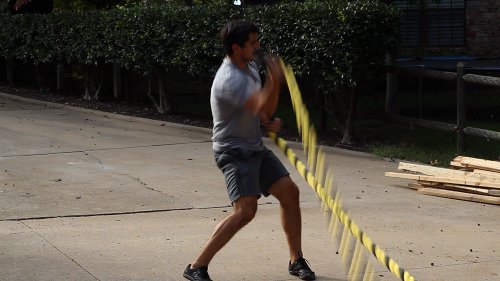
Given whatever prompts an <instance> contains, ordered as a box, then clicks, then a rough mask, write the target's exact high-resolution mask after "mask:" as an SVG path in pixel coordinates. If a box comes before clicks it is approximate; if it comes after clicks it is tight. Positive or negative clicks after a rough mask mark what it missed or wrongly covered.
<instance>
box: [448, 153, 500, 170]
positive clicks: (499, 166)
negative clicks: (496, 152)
mask: <svg viewBox="0 0 500 281" xmlns="http://www.w3.org/2000/svg"><path fill="white" fill-rule="evenodd" d="M453 161H455V162H460V163H461V165H462V166H466V167H471V168H477V169H481V170H487V171H493V172H500V162H498V161H491V160H485V159H480V158H473V157H465V156H457V157H455V159H453Z"/></svg>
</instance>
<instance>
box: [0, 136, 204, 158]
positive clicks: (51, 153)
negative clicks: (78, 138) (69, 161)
mask: <svg viewBox="0 0 500 281" xmlns="http://www.w3.org/2000/svg"><path fill="white" fill-rule="evenodd" d="M198 143H212V141H211V140H209V141H208V140H207V141H193V142H178V143H162V144H150V145H137V146H124V147H110V148H96V149H87V150H72V151H59V152H45V153H30V154H12V155H0V158H10V157H30V156H46V155H59V154H74V153H87V152H94V151H111V150H121V149H134V148H147V147H161V146H172V145H183V144H198Z"/></svg>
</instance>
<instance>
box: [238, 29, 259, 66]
mask: <svg viewBox="0 0 500 281" xmlns="http://www.w3.org/2000/svg"><path fill="white" fill-rule="evenodd" d="M259 49H260V42H259V37H258V35H257V33H256V32H252V33H250V34H249V35H248V40H247V41H246V42H245V45H243V48H241V57H242V59H243V60H244V61H246V62H251V61H254V60H255V59H256V53H257V51H258V50H259Z"/></svg>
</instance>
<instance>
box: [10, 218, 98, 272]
mask: <svg viewBox="0 0 500 281" xmlns="http://www.w3.org/2000/svg"><path fill="white" fill-rule="evenodd" d="M19 222H20V223H22V224H23V225H24V226H26V227H27V228H28V229H29V230H30V231H31V232H33V233H35V234H36V235H37V236H38V237H40V238H41V239H42V240H43V241H45V242H47V243H48V244H49V245H50V246H52V248H54V249H55V250H56V251H58V252H59V253H61V254H63V255H64V256H65V257H66V258H68V259H69V260H70V261H71V262H73V263H74V264H76V265H77V266H78V267H79V268H81V269H82V270H83V271H85V272H87V273H88V274H89V275H90V276H92V277H94V279H95V280H98V281H101V279H99V278H97V277H96V276H95V275H94V274H92V273H91V272H90V271H88V270H87V269H85V267H83V266H82V265H81V264H79V263H78V262H77V261H76V260H75V259H74V258H72V257H70V256H69V255H68V254H66V253H65V252H63V251H62V250H61V249H59V248H58V247H57V246H56V245H54V244H52V243H51V242H50V241H49V240H47V239H46V238H45V237H43V236H42V235H41V234H40V233H38V232H36V231H35V230H34V229H33V228H31V227H30V226H29V225H27V224H26V223H24V222H23V221H19Z"/></svg>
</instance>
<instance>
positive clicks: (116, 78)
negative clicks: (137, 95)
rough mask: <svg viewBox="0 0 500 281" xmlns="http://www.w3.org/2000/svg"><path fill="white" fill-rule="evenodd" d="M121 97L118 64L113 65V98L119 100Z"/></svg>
mask: <svg viewBox="0 0 500 281" xmlns="http://www.w3.org/2000/svg"><path fill="white" fill-rule="evenodd" d="M121 96H122V74H121V67H120V64H119V63H113V97H114V98H115V99H119V98H121Z"/></svg>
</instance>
